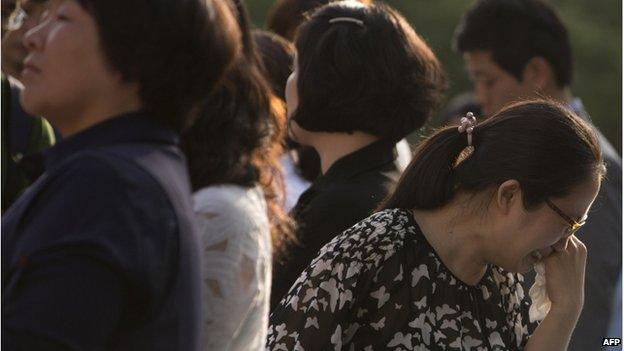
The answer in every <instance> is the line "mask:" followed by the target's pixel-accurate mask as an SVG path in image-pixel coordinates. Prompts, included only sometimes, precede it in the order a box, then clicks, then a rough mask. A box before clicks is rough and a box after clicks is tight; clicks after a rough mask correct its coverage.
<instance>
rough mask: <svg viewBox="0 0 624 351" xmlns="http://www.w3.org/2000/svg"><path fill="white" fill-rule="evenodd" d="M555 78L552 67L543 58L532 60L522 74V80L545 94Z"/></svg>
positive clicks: (538, 57)
mask: <svg viewBox="0 0 624 351" xmlns="http://www.w3.org/2000/svg"><path fill="white" fill-rule="evenodd" d="M553 77H554V74H553V70H552V67H551V66H550V64H549V63H548V61H547V60H546V59H545V58H543V57H541V56H536V57H533V58H532V59H530V60H529V61H528V62H527V64H526V65H525V67H524V70H523V72H522V80H523V81H526V82H529V83H530V84H531V85H532V86H533V87H534V88H535V89H536V91H537V92H540V93H542V92H544V90H545V89H546V87H547V86H548V83H549V82H550V81H551V80H552V79H553Z"/></svg>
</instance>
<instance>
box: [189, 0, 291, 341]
mask: <svg viewBox="0 0 624 351" xmlns="http://www.w3.org/2000/svg"><path fill="white" fill-rule="evenodd" d="M234 3H235V5H236V10H237V15H238V24H239V26H240V30H241V33H242V43H243V54H242V55H241V56H240V57H239V59H238V60H237V61H236V62H235V63H234V65H233V67H232V68H231V70H230V71H229V73H228V74H227V75H226V77H225V80H224V82H223V83H222V85H221V87H220V88H219V89H218V90H217V91H216V92H215V93H213V94H212V95H211V97H210V100H209V101H208V103H207V104H205V105H204V106H203V109H202V111H201V113H200V117H199V118H198V119H197V121H196V122H195V124H194V125H193V126H192V127H191V128H189V129H188V130H187V131H186V132H185V133H184V134H183V136H182V142H181V147H182V150H183V151H184V152H185V154H186V156H187V159H188V165H189V173H190V176H191V184H192V187H193V192H194V195H193V197H194V200H195V212H196V213H197V217H198V220H199V223H200V235H201V239H202V253H203V263H204V267H203V269H204V283H205V286H206V289H205V291H204V296H203V297H204V305H205V306H204V307H205V308H206V318H205V320H204V324H203V325H204V331H205V334H204V337H205V342H204V346H205V347H206V349H209V350H259V349H262V348H263V346H264V340H265V335H266V330H267V323H268V314H269V291H270V286H271V269H272V254H274V255H279V252H280V248H281V246H282V243H283V242H284V240H287V239H288V238H289V236H290V235H291V231H292V223H291V220H290V219H289V217H288V216H287V215H286V214H285V213H284V210H283V207H282V202H283V201H284V195H283V183H282V176H281V172H280V166H279V165H280V163H279V159H280V156H281V154H282V142H283V138H284V131H285V126H286V124H285V111H284V106H283V104H282V103H280V100H279V99H277V98H276V97H275V96H274V95H273V93H272V91H271V87H270V85H269V84H268V82H267V81H266V80H265V79H264V77H263V75H262V73H261V71H260V64H259V62H260V61H259V58H258V54H257V52H256V49H255V47H254V43H253V41H252V39H251V32H250V28H249V20H248V16H247V12H246V9H245V8H244V6H243V3H242V1H238V0H237V1H234Z"/></svg>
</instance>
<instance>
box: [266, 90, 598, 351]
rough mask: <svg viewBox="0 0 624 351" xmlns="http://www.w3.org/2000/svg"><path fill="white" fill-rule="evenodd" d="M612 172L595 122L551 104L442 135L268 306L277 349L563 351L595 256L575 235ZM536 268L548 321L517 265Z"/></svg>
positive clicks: (521, 107)
mask: <svg viewBox="0 0 624 351" xmlns="http://www.w3.org/2000/svg"><path fill="white" fill-rule="evenodd" d="M603 174H604V165H603V163H602V158H601V153H600V147H599V145H598V141H597V139H596V135H595V134H594V131H593V130H592V128H591V126H589V125H588V124H587V122H585V121H583V120H582V119H581V118H579V117H578V116H576V115H574V114H573V113H572V112H571V111H569V110H567V109H565V108H564V107H562V106H559V105H556V104H554V103H550V102H545V101H534V102H523V103H517V104H515V105H512V106H509V107H507V108H505V109H503V110H501V111H499V112H498V113H497V114H496V115H495V116H493V117H492V118H490V119H488V120H487V121H485V122H483V123H481V124H478V125H475V124H474V120H471V118H464V119H463V121H462V125H461V126H459V127H447V128H444V129H442V130H439V131H438V132H436V133H434V134H433V135H432V136H430V137H429V138H427V139H425V140H424V141H423V142H422V144H421V145H420V146H419V148H418V149H417V151H416V153H415V156H414V159H413V161H412V163H411V164H410V166H409V168H408V169H407V170H406V172H405V173H404V174H403V176H402V178H401V180H400V181H399V184H398V185H397V188H396V190H395V191H394V192H393V194H392V195H391V196H390V197H389V198H388V199H387V200H386V201H385V203H384V204H383V205H382V206H381V211H380V212H377V213H375V214H373V215H372V216H370V217H369V218H367V219H365V220H363V221H361V222H360V223H358V224H356V225H355V226H353V227H351V228H350V229H348V230H346V231H345V232H344V233H342V234H341V235H339V236H338V237H336V238H335V239H334V240H333V241H332V242H331V243H329V244H328V245H326V246H325V247H324V248H323V249H322V250H321V252H320V254H319V256H318V257H317V258H316V259H315V260H314V261H313V262H312V264H311V265H310V266H309V267H308V268H307V269H306V270H305V271H304V272H303V273H302V275H301V276H300V277H299V279H298V280H297V283H296V284H295V285H294V286H293V287H292V288H291V290H290V291H289V293H288V294H287V296H286V298H285V299H284V300H282V302H281V303H280V305H279V306H278V308H277V309H275V310H274V311H273V314H272V315H271V325H270V328H269V337H268V349H270V350H282V349H287V350H291V349H297V348H298V347H299V348H302V349H305V350H327V349H345V350H346V349H349V350H381V349H397V348H400V349H408V350H467V349H471V350H473V349H474V350H498V349H500V350H565V349H566V348H567V344H568V342H569V340H570V335H571V334H572V330H573V329H574V326H575V324H576V322H577V320H578V317H579V314H580V312H581V309H582V306H583V289H584V269H585V260H586V256H587V251H586V249H585V246H584V245H583V244H582V243H581V241H579V239H577V237H576V236H575V235H574V234H575V232H576V231H577V230H578V229H579V228H580V227H581V226H582V225H583V224H584V223H585V220H586V219H587V214H588V210H589V208H590V206H591V204H592V202H593V201H594V199H595V197H596V194H597V193H598V189H599V187H600V182H601V178H602V176H603ZM536 264H538V265H542V267H544V270H545V277H546V282H545V285H543V286H542V287H543V288H544V289H545V292H546V293H547V296H548V299H549V301H550V308H549V309H548V308H546V309H545V310H544V311H545V312H546V313H547V314H546V315H545V316H539V314H533V313H530V305H531V303H530V300H529V297H528V294H527V292H525V291H524V290H523V287H522V284H521V283H522V279H523V278H522V275H521V274H519V273H522V272H526V271H528V270H530V269H532V268H533V266H534V265H536ZM539 307H540V308H541V307H542V306H539ZM544 317H545V318H544ZM541 318H543V320H542V321H541V323H540V324H539V326H538V321H539V320H540V319H541Z"/></svg>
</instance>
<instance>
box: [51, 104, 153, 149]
mask: <svg viewBox="0 0 624 351" xmlns="http://www.w3.org/2000/svg"><path fill="white" fill-rule="evenodd" d="M142 107H143V106H142V104H141V102H140V100H139V98H138V97H137V96H136V95H134V94H130V95H124V96H121V97H117V99H112V98H111V99H108V101H106V99H100V100H99V101H96V102H95V103H92V104H89V105H85V106H83V107H82V108H79V109H75V110H74V111H59V112H56V113H53V114H51V115H46V116H44V117H46V118H47V119H48V120H49V121H50V123H52V125H53V126H54V127H55V128H57V129H58V131H59V132H60V133H61V135H62V136H63V138H67V137H69V136H72V135H74V134H76V133H79V132H81V131H83V130H85V129H88V128H90V127H92V126H94V125H96V124H98V123H101V122H104V121H106V120H108V119H111V118H114V117H116V116H119V115H121V114H124V113H128V112H132V111H137V110H140V109H141V108H142Z"/></svg>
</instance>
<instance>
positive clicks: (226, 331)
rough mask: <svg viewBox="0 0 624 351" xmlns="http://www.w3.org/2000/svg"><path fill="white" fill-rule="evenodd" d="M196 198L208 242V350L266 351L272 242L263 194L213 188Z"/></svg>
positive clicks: (205, 261)
mask: <svg viewBox="0 0 624 351" xmlns="http://www.w3.org/2000/svg"><path fill="white" fill-rule="evenodd" d="M193 199H194V202H195V205H194V207H195V213H196V214H197V217H198V219H199V220H198V223H199V225H198V227H199V228H198V229H199V233H200V235H201V238H202V244H203V250H202V252H203V257H202V262H203V280H204V284H205V285H204V298H203V300H204V312H205V313H204V315H205V319H204V323H203V325H204V344H203V345H204V348H203V349H204V350H263V349H264V344H265V340H266V334H267V326H268V315H269V296H270V287H271V240H270V232H269V223H268V219H267V214H266V203H265V201H264V196H263V193H262V190H261V189H260V188H258V187H256V188H244V187H241V186H236V185H220V186H211V187H208V188H203V189H201V190H199V191H198V192H196V193H195V194H194V195H193Z"/></svg>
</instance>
